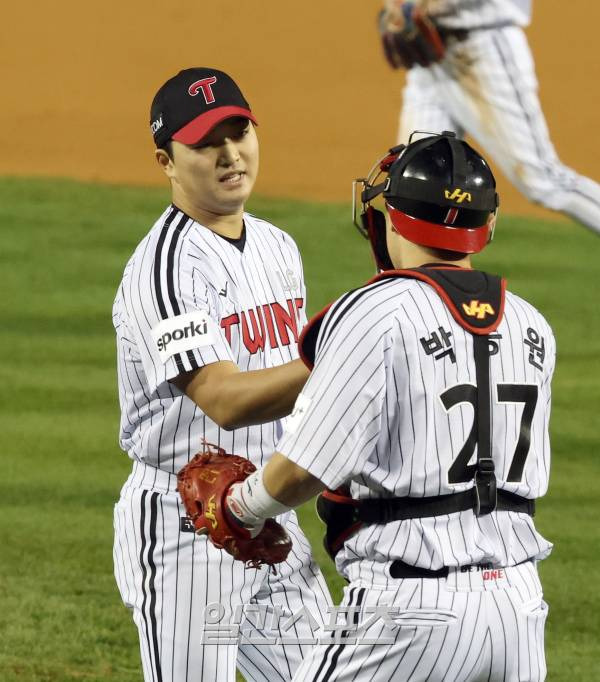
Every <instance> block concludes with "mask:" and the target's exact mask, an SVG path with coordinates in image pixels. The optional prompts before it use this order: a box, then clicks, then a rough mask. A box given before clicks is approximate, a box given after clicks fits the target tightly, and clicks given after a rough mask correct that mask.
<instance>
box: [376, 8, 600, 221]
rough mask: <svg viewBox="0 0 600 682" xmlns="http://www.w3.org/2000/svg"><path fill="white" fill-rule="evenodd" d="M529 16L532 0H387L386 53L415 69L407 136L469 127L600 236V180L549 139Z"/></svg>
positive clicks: (510, 168) (527, 181) (541, 194)
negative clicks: (565, 160) (574, 166)
mask: <svg viewBox="0 0 600 682" xmlns="http://www.w3.org/2000/svg"><path fill="white" fill-rule="evenodd" d="M428 17H429V18H430V19H431V21H432V22H433V23H434V26H432V25H431V22H429V21H427V18H428ZM530 20H531V0H478V1H477V2H473V0H416V1H415V2H402V0H386V1H385V9H384V11H383V12H382V14H381V17H380V28H381V32H382V39H383V46H384V50H385V53H386V56H387V58H388V61H389V62H390V64H391V65H392V66H394V67H395V68H398V67H403V66H404V67H408V68H409V71H408V73H407V76H406V86H405V88H404V91H403V94H402V111H401V113H400V127H399V132H398V140H399V142H406V140H407V139H408V135H409V134H410V132H411V131H412V130H456V131H457V132H458V135H459V136H462V135H463V134H464V133H468V134H469V135H471V136H472V137H473V138H474V139H475V140H476V141H477V143H478V144H479V145H481V146H482V147H483V148H484V149H486V150H487V152H488V153H489V154H490V156H491V157H492V158H493V159H494V161H495V163H496V164H497V165H498V166H499V167H500V168H501V169H502V171H503V172H504V174H505V175H506V176H507V177H508V178H509V180H510V181H511V182H512V183H513V184H514V185H515V186H516V187H517V188H518V189H519V190H520V191H521V192H522V193H523V194H524V195H525V196H526V197H527V198H528V199H530V200H531V201H534V202H536V203H538V204H541V205H542V206H545V207H546V208H549V209H552V210H555V211H561V212H563V213H565V214H566V215H568V216H570V217H571V218H573V219H575V220H577V221H579V222H580V223H582V224H583V225H585V226H586V227H588V228H590V229H591V230H593V231H594V232H596V233H600V186H599V185H598V184H597V183H596V182H594V181H593V180H590V179H588V178H585V177H582V176H581V175H578V174H577V173H575V172H574V171H573V170H571V169H570V168H567V167H566V166H565V165H564V164H562V163H561V161H560V160H559V158H558V156H557V154H556V151H555V149H554V146H553V144H552V142H551V140H550V136H549V132H548V127H547V125H546V121H545V118H544V114H543V112H542V108H541V106H540V101H539V97H538V84H537V79H536V76H535V65H534V61H533V57H532V54H531V51H530V49H529V45H528V43H527V38H526V36H525V33H524V31H523V28H524V27H525V26H527V25H528V24H529V22H530ZM436 27H437V28H436ZM420 28H421V29H422V30H420Z"/></svg>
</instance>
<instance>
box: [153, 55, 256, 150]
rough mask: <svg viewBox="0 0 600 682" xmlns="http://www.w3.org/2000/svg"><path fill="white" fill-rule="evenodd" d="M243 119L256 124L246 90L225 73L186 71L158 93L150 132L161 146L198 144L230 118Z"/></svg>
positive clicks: (172, 79) (203, 70) (154, 100)
mask: <svg viewBox="0 0 600 682" xmlns="http://www.w3.org/2000/svg"><path fill="white" fill-rule="evenodd" d="M233 116H242V117H244V118H248V119H250V120H251V121H252V122H253V123H256V119H255V118H254V115H253V114H252V112H251V111H250V105H249V104H248V102H247V101H246V100H245V98H244V95H242V91H241V90H240V89H239V88H238V86H237V85H236V83H235V81H234V80H233V79H232V78H231V77H230V76H228V75H227V74H226V73H224V72H223V71H218V70H217V69H210V68H206V67H199V68H194V69H184V70H183V71H180V72H179V73H178V74H177V75H176V76H173V78H170V79H169V80H168V81H167V82H166V83H165V84H164V85H163V86H162V87H161V88H160V89H159V91H158V92H157V93H156V95H155V96H154V99H153V100H152V106H151V108H150V130H151V131H152V135H153V136H154V142H155V144H156V146H157V147H162V146H163V145H164V144H165V143H166V142H168V141H169V140H177V142H182V143H183V144H196V143H197V142H199V141H200V140H201V139H202V138H203V137H204V136H205V135H207V134H208V133H209V132H210V131H211V130H212V129H213V128H214V127H215V126H216V125H218V124H219V123H220V122H221V121H223V120H225V119H226V118H231V117H233Z"/></svg>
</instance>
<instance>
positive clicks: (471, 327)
mask: <svg viewBox="0 0 600 682" xmlns="http://www.w3.org/2000/svg"><path fill="white" fill-rule="evenodd" d="M396 277H402V278H412V279H418V280H420V281H422V282H425V283H427V284H429V285H430V286H431V287H433V288H434V289H435V291H436V293H437V294H438V295H439V297H440V298H441V299H442V301H443V302H444V304H445V305H446V307H447V308H448V310H449V311H450V313H451V314H452V317H453V318H454V319H455V320H456V322H457V323H458V324H459V325H460V326H461V327H463V329H465V330H466V331H468V332H469V333H470V334H471V335H472V336H473V355H474V360H475V376H476V383H477V407H476V410H475V427H476V430H475V432H476V435H477V464H476V465H475V471H474V485H473V487H472V488H470V489H469V490H465V491H463V492H458V493H450V494H448V495H438V496H435V497H394V498H388V499H365V500H355V499H353V498H352V497H351V496H350V491H349V487H347V486H343V487H342V488H339V489H337V490H335V491H333V490H326V491H324V492H323V493H322V494H321V495H319V497H318V498H317V512H318V514H319V516H320V518H321V520H322V521H323V522H324V523H325V524H326V525H327V532H326V535H325V538H324V544H325V549H326V550H327V552H328V553H329V554H330V556H331V557H332V558H333V557H335V554H336V553H337V552H338V551H339V549H341V547H342V546H343V544H344V541H345V540H346V539H347V538H349V537H350V536H351V535H352V534H353V533H355V532H356V531H357V530H358V529H359V528H361V527H362V526H364V525H367V524H370V523H389V522H391V521H402V520H407V519H417V518H425V517H432V516H442V515H445V514H452V513H454V512H459V511H466V510H468V509H472V510H473V512H474V513H475V514H476V515H477V516H483V515H485V514H489V513H491V512H492V511H494V510H499V511H516V512H521V513H526V514H529V515H531V516H533V514H534V512H535V502H534V500H530V499H527V498H524V497H521V496H519V495H515V494H514V493H509V492H506V491H504V490H498V489H497V488H496V475H495V473H494V462H493V460H492V456H491V454H492V442H491V391H490V345H489V339H488V335H489V334H491V333H492V332H494V331H495V330H496V329H497V328H498V325H499V324H500V322H501V321H502V316H503V313H504V298H505V290H506V282H505V280H504V279H501V278H500V277H497V276H495V275H489V274H487V273H485V272H480V271H478V270H465V269H462V268H457V267H454V266H433V265H432V266H425V267H420V268H412V269H408V270H387V271H385V272H383V273H381V274H380V275H377V277H374V278H373V279H372V280H370V282H369V284H371V283H373V282H378V281H381V280H384V279H394V278H396ZM327 310H328V308H326V309H325V310H323V311H322V312H321V313H318V314H317V315H316V316H315V317H313V318H312V319H311V320H310V322H309V323H308V325H307V327H305V329H304V331H303V333H302V335H301V337H300V355H301V357H302V359H303V360H304V362H305V364H307V366H308V367H310V368H312V366H313V363H314V358H315V351H316V342H317V338H318V335H319V330H320V327H321V323H322V321H323V318H324V316H325V313H326V312H327Z"/></svg>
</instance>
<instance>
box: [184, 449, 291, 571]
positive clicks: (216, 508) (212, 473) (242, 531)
mask: <svg viewBox="0 0 600 682" xmlns="http://www.w3.org/2000/svg"><path fill="white" fill-rule="evenodd" d="M206 445H207V448H206V450H205V451H204V452H199V453H198V454H197V455H196V456H195V457H194V459H192V460H191V462H189V463H188V464H186V466H184V467H183V469H182V470H181V471H180V472H179V473H178V474H177V490H178V492H179V494H180V495H181V499H182V500H183V504H184V506H185V509H186V511H187V514H188V516H189V517H190V519H191V520H192V523H193V524H194V527H195V529H196V533H198V534H200V535H202V534H208V536H209V538H210V540H211V541H212V543H213V544H214V545H215V547H218V548H219V549H224V550H225V551H227V552H229V554H231V555H232V556H233V558H234V559H238V560H239V561H243V562H245V563H246V564H247V565H248V566H252V567H253V568H259V567H260V566H262V565H263V564H268V565H269V566H273V564H278V563H281V562H282V561H285V559H286V558H287V555H288V554H289V552H290V550H291V547H292V543H291V540H290V538H289V536H288V534H287V533H286V531H285V530H284V528H283V527H282V526H281V525H280V524H279V523H277V521H274V520H273V519H267V520H266V521H265V523H264V526H263V527H262V529H255V532H254V533H253V532H251V530H249V529H247V528H245V527H244V526H242V525H241V524H240V523H239V522H238V521H237V520H236V518H235V517H234V516H233V514H232V513H231V512H230V511H229V510H228V509H227V505H226V502H225V500H226V497H227V493H228V491H229V489H230V487H231V485H232V484H233V483H236V482H238V481H243V480H245V479H246V478H247V477H248V476H249V475H250V474H251V473H252V472H254V471H256V467H255V466H254V464H252V462H249V461H248V460H247V459H244V458H243V457H238V456H237V455H228V454H227V453H226V452H225V450H223V448H218V447H216V446H214V445H210V444H206ZM256 531H258V533H257V534H256ZM253 536H254V537H253Z"/></svg>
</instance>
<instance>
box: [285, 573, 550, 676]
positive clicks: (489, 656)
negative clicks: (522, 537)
mask: <svg viewBox="0 0 600 682" xmlns="http://www.w3.org/2000/svg"><path fill="white" fill-rule="evenodd" d="M382 566H385V564H382ZM502 571H503V572H504V573H503V574H500V575H501V576H502V577H501V578H499V579H494V578H490V577H489V576H490V575H495V574H490V573H487V574H486V573H485V572H483V571H479V570H477V571H475V572H474V573H468V574H464V573H460V571H459V572H454V571H451V572H450V575H449V576H448V578H443V579H436V578H427V579H398V580H394V579H391V578H389V577H386V575H385V570H384V569H382V571H381V573H380V574H379V575H378V574H377V573H374V574H373V580H372V581H369V582H366V581H365V580H364V579H363V580H360V579H355V580H352V581H351V582H350V584H349V585H348V587H346V588H345V594H344V599H343V601H342V604H343V605H344V606H351V607H354V608H351V609H350V610H349V611H348V612H347V615H346V616H345V619H344V620H342V621H341V622H346V623H349V624H350V625H348V626H347V630H346V631H345V634H346V635H347V636H350V637H354V638H355V643H352V642H349V641H345V642H344V641H343V637H342V636H341V634H340V637H339V640H338V641H333V640H332V642H331V643H330V644H329V645H325V644H320V645H318V646H316V647H315V648H314V649H313V651H312V653H311V655H310V656H309V657H308V658H307V659H306V660H305V661H304V662H303V664H302V666H301V667H300V668H299V669H298V671H297V673H296V675H295V677H294V681H295V682H351V681H358V682H363V681H364V682H367V681H368V682H409V681H410V682H426V681H427V682H459V681H460V682H480V681H481V682H497V681H498V682H499V681H500V680H502V681H503V682H517V681H525V680H528V681H532V682H533V681H536V682H537V681H539V680H544V679H545V677H546V662H545V655H544V624H545V621H546V616H547V613H548V607H547V605H546V603H545V602H544V601H543V599H542V589H541V585H540V581H539V577H538V574H537V568H536V566H535V564H534V562H531V561H530V562H527V563H525V564H522V565H520V566H514V567H511V568H505V569H502ZM377 609H379V614H381V613H386V614H387V616H389V621H388V624H386V622H385V618H383V617H381V616H378V615H377V614H378V611H377ZM369 620H371V621H372V625H369ZM388 625H389V626H390V627H388ZM394 625H396V626H397V627H396V628H395V629H393V626H394ZM361 642H362V643H361Z"/></svg>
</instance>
